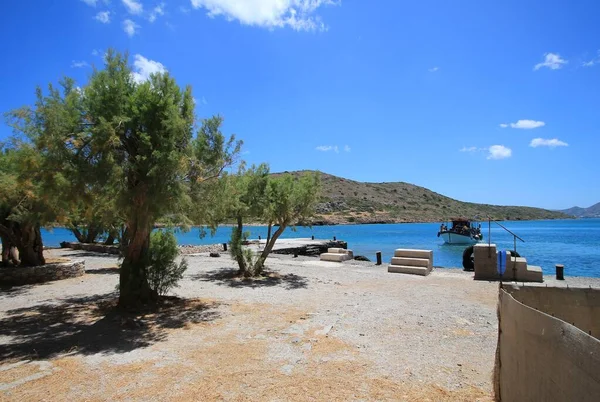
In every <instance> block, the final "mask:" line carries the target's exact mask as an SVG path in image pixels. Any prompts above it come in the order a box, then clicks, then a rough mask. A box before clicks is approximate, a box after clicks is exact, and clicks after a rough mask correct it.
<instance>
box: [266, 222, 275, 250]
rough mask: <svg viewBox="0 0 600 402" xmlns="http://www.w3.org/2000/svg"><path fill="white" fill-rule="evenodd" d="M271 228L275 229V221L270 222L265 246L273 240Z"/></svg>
mask: <svg viewBox="0 0 600 402" xmlns="http://www.w3.org/2000/svg"><path fill="white" fill-rule="evenodd" d="M271 229H273V223H272V222H269V226H268V227H267V242H266V243H265V246H266V245H267V244H269V242H270V241H271Z"/></svg>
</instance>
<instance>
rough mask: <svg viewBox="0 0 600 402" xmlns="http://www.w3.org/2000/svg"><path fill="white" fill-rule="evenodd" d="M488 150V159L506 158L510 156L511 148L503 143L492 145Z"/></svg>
mask: <svg viewBox="0 0 600 402" xmlns="http://www.w3.org/2000/svg"><path fill="white" fill-rule="evenodd" d="M488 152H489V154H488V157H487V158H488V159H506V158H510V157H511V156H512V150H511V149H510V148H508V147H505V146H504V145H492V146H491V147H489V148H488Z"/></svg>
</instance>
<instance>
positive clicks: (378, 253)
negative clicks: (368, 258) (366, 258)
mask: <svg viewBox="0 0 600 402" xmlns="http://www.w3.org/2000/svg"><path fill="white" fill-rule="evenodd" d="M375 256H376V257H377V264H375V265H381V251H378V252H376V253H375Z"/></svg>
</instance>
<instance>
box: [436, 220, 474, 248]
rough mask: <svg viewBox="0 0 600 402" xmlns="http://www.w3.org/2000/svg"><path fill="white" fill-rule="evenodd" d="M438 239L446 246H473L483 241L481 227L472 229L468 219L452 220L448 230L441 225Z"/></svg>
mask: <svg viewBox="0 0 600 402" xmlns="http://www.w3.org/2000/svg"><path fill="white" fill-rule="evenodd" d="M438 237H441V238H442V239H444V242H445V243H447V244H475V243H477V242H480V241H481V240H483V235H482V234H481V227H480V226H478V227H473V226H472V225H471V222H470V221H469V220H468V219H462V218H461V219H453V220H452V226H451V227H450V228H449V229H448V227H447V226H446V225H445V224H442V226H441V227H440V231H439V232H438Z"/></svg>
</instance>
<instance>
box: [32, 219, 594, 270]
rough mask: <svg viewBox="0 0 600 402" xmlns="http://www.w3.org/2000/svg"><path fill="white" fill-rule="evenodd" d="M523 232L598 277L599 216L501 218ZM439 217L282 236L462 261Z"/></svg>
mask: <svg viewBox="0 0 600 402" xmlns="http://www.w3.org/2000/svg"><path fill="white" fill-rule="evenodd" d="M501 223H502V224H503V225H504V226H506V227H507V228H508V229H510V230H511V231H513V232H514V233H516V234H517V235H519V236H520V237H521V238H523V240H525V242H524V243H521V242H519V241H518V242H517V251H518V252H519V253H520V254H521V256H523V257H525V258H527V262H528V263H529V264H530V265H539V266H541V267H542V268H543V269H544V272H545V273H546V274H552V273H554V271H555V268H554V265H555V264H564V265H565V274H566V275H570V276H590V277H600V219H578V220H549V221H510V222H501ZM439 226H440V224H439V223H402V224H381V225H335V226H314V227H312V228H304V227H298V228H297V231H296V232H293V231H292V230H289V229H288V230H286V231H285V233H284V234H283V235H282V237H283V238H286V237H287V238H289V237H310V236H312V235H314V236H315V238H316V239H333V237H334V236H335V237H336V238H337V239H338V240H344V241H347V242H348V248H350V249H352V250H353V251H354V254H355V255H364V256H366V257H368V258H370V259H371V260H375V252H376V251H381V252H382V255H383V259H384V261H386V262H388V261H389V260H390V259H391V257H392V255H393V252H394V249H396V248H423V249H431V250H433V256H434V265H436V266H441V267H462V252H463V250H464V248H465V247H466V246H450V245H445V244H443V242H442V240H441V239H439V238H438V237H437V232H438V229H439ZM481 229H482V232H483V234H484V238H485V241H486V242H487V241H488V223H487V222H481ZM247 230H248V231H249V232H250V237H251V238H254V239H255V238H258V236H259V235H260V236H262V238H263V239H264V238H266V236H267V229H266V227H262V226H249V227H248V228H247ZM230 233H231V228H230V227H221V228H219V229H218V231H217V233H216V234H215V236H210V234H208V235H207V236H206V237H204V238H200V236H199V229H197V228H195V229H193V230H192V231H190V232H187V233H181V232H180V233H178V234H177V237H178V240H179V244H194V245H195V244H212V243H224V242H227V240H228V238H229V235H230ZM42 237H43V240H44V245H46V246H54V247H56V246H58V245H59V243H60V242H61V241H64V240H67V241H74V240H75V239H74V237H73V236H72V234H71V232H69V231H68V230H66V229H60V228H59V229H53V230H52V231H47V230H44V231H43V233H42ZM491 239H492V243H495V244H496V245H497V246H498V248H499V249H502V250H508V249H512V248H513V237H512V236H511V235H510V234H508V233H507V232H505V231H504V230H503V229H502V228H500V227H499V226H497V225H494V224H493V223H492V227H491Z"/></svg>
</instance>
